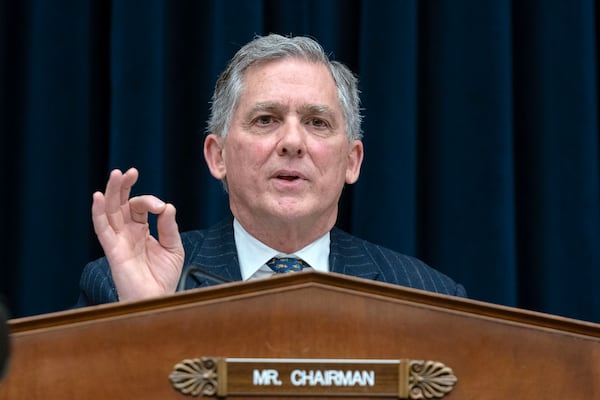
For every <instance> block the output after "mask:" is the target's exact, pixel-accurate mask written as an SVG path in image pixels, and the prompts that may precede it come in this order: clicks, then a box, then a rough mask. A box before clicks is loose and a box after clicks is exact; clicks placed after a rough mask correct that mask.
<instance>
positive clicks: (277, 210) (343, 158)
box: [205, 59, 363, 234]
mask: <svg viewBox="0 0 600 400" xmlns="http://www.w3.org/2000/svg"><path fill="white" fill-rule="evenodd" d="M205 156H206V159H207V162H208V164H209V167H210V170H211V173H212V174H213V176H215V177H216V178H218V179H223V178H226V179H227V185H228V190H229V198H230V206H231V210H232V212H233V214H234V216H235V217H236V218H237V219H238V220H239V221H240V222H241V223H242V225H243V226H244V227H245V228H246V229H249V230H250V231H252V230H253V229H264V228H265V227H266V226H269V225H272V224H276V225H277V224H281V223H294V224H301V225H302V224H305V225H306V226H311V227H312V229H315V231H323V233H324V232H326V231H328V230H329V229H331V227H332V226H333V224H334V223H335V220H336V218H337V209H338V200H339V197H340V194H341V192H342V188H343V186H344V183H354V182H355V181H356V180H357V179H358V175H359V171H360V165H361V162H362V157H363V148H362V142H360V141H358V140H356V141H352V142H350V141H349V140H348V137H347V135H346V130H345V120H344V117H343V114H342V110H341V107H340V102H339V99H338V96H337V89H336V86H335V83H334V81H333V77H332V76H331V73H330V72H329V70H328V69H327V67H326V66H324V65H322V64H317V63H311V62H307V61H303V60H297V59H283V60H277V61H270V62H267V63H262V64H258V65H254V66H251V67H250V68H248V69H247V71H246V74H245V79H244V89H243V91H242V94H241V96H240V99H239V103H238V106H237V109H236V110H235V113H234V115H233V118H232V121H231V127H230V129H229V132H228V133H227V136H226V137H225V138H220V137H217V136H215V135H209V137H208V138H207V140H206V142H205ZM321 234H322V233H321Z"/></svg>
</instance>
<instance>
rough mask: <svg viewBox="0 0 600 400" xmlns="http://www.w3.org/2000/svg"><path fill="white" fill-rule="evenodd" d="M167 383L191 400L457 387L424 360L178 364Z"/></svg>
mask: <svg viewBox="0 0 600 400" xmlns="http://www.w3.org/2000/svg"><path fill="white" fill-rule="evenodd" d="M169 379H170V381H171V383H172V385H173V387H174V388H175V389H176V390H178V391H179V392H181V393H182V394H185V395H189V396H201V397H204V396H208V397H236V396H300V397H302V396H306V397H330V396H369V397H394V398H399V399H441V398H442V397H444V396H445V395H446V394H447V393H449V392H450V391H452V389H453V388H454V385H455V384H456V382H457V378H456V376H454V373H453V371H452V369H451V368H449V367H447V366H445V365H444V364H442V363H441V362H439V361H426V360H409V359H401V360H346V359H297V358H294V359H273V358H223V357H202V358H195V359H186V360H183V361H181V362H180V363H178V364H176V365H175V367H174V368H173V371H172V372H171V374H170V376H169Z"/></svg>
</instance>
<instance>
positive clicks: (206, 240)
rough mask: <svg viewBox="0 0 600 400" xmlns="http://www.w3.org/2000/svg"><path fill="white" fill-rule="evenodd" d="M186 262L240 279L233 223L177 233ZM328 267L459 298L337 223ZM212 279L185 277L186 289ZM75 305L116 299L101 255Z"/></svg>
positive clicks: (459, 290) (457, 289)
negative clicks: (349, 232)
mask: <svg viewBox="0 0 600 400" xmlns="http://www.w3.org/2000/svg"><path fill="white" fill-rule="evenodd" d="M181 237H182V241H183V245H184V248H185V254H186V256H185V264H184V265H186V266H191V265H194V266H198V267H201V268H202V269H203V270H204V271H206V272H208V273H210V274H213V275H216V276H218V277H221V278H223V279H224V280H230V281H236V280H241V279H242V276H241V272H240V265H239V262H238V258H237V251H236V247H235V242H234V235H233V223H232V219H231V218H227V219H225V220H223V221H222V222H220V223H219V224H217V225H215V226H213V227H211V228H209V229H206V230H199V231H190V232H185V233H182V235H181ZM329 266H330V270H331V271H333V272H337V273H340V274H346V275H352V276H356V277H359V278H365V279H372V280H376V281H382V282H387V283H393V284H398V285H402V286H408V287H412V288H416V289H423V290H428V291H431V292H435V293H442V294H449V295H455V296H461V297H465V296H466V292H465V289H464V288H463V286H462V285H460V284H458V283H456V282H454V281H453V280H452V279H450V278H449V277H447V276H446V275H444V274H442V273H440V272H438V271H436V270H435V269H433V268H431V267H429V266H428V265H426V264H425V263H423V262H422V261H419V260H417V259H416V258H413V257H409V256H406V255H403V254H400V253H396V252H394V251H392V250H389V249H386V248H384V247H381V246H378V245H375V244H372V243H369V242H367V241H365V240H362V239H359V238H357V237H354V236H352V235H350V234H348V233H345V232H343V231H342V230H340V229H338V228H333V229H332V231H331V249H330V254H329ZM215 283H216V282H214V281H212V280H210V279H206V278H200V279H198V278H197V277H191V276H190V278H189V279H188V280H187V281H186V282H185V287H186V288H187V289H189V288H194V287H201V286H209V285H213V284H215ZM80 288H81V294H80V298H79V300H78V302H77V306H87V305H93V304H101V303H109V302H114V301H118V295H117V291H116V288H115V285H114V282H113V280H112V277H111V274H110V268H109V266H108V263H107V261H106V259H105V258H100V259H98V260H96V261H93V262H91V263H89V264H87V265H86V266H85V268H84V270H83V274H82V276H81V281H80Z"/></svg>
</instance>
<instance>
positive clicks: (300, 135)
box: [277, 121, 306, 156]
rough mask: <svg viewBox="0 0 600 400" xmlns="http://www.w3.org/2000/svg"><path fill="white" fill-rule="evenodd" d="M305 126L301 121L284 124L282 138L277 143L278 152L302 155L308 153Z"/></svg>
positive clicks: (282, 154) (280, 153) (288, 154)
mask: <svg viewBox="0 0 600 400" xmlns="http://www.w3.org/2000/svg"><path fill="white" fill-rule="evenodd" d="M305 135H306V133H305V132H304V129H303V126H302V124H301V123H300V122H297V121H293V122H288V123H286V124H285V125H284V126H283V129H282V134H281V139H280V140H279V143H278V145H277V153H278V154H279V155H281V156H284V155H287V156H302V155H304V153H306V143H305Z"/></svg>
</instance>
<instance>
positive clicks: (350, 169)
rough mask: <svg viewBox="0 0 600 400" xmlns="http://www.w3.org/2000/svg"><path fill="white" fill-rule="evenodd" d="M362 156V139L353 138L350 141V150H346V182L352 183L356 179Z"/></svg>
mask: <svg viewBox="0 0 600 400" xmlns="http://www.w3.org/2000/svg"><path fill="white" fill-rule="evenodd" d="M363 157H364V153H363V143H362V141H360V140H354V141H353V142H352V143H350V151H349V152H348V165H347V166H346V183H347V184H349V185H350V184H353V183H355V182H356V181H357V180H358V176H359V175H360V166H361V165H362V161H363Z"/></svg>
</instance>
